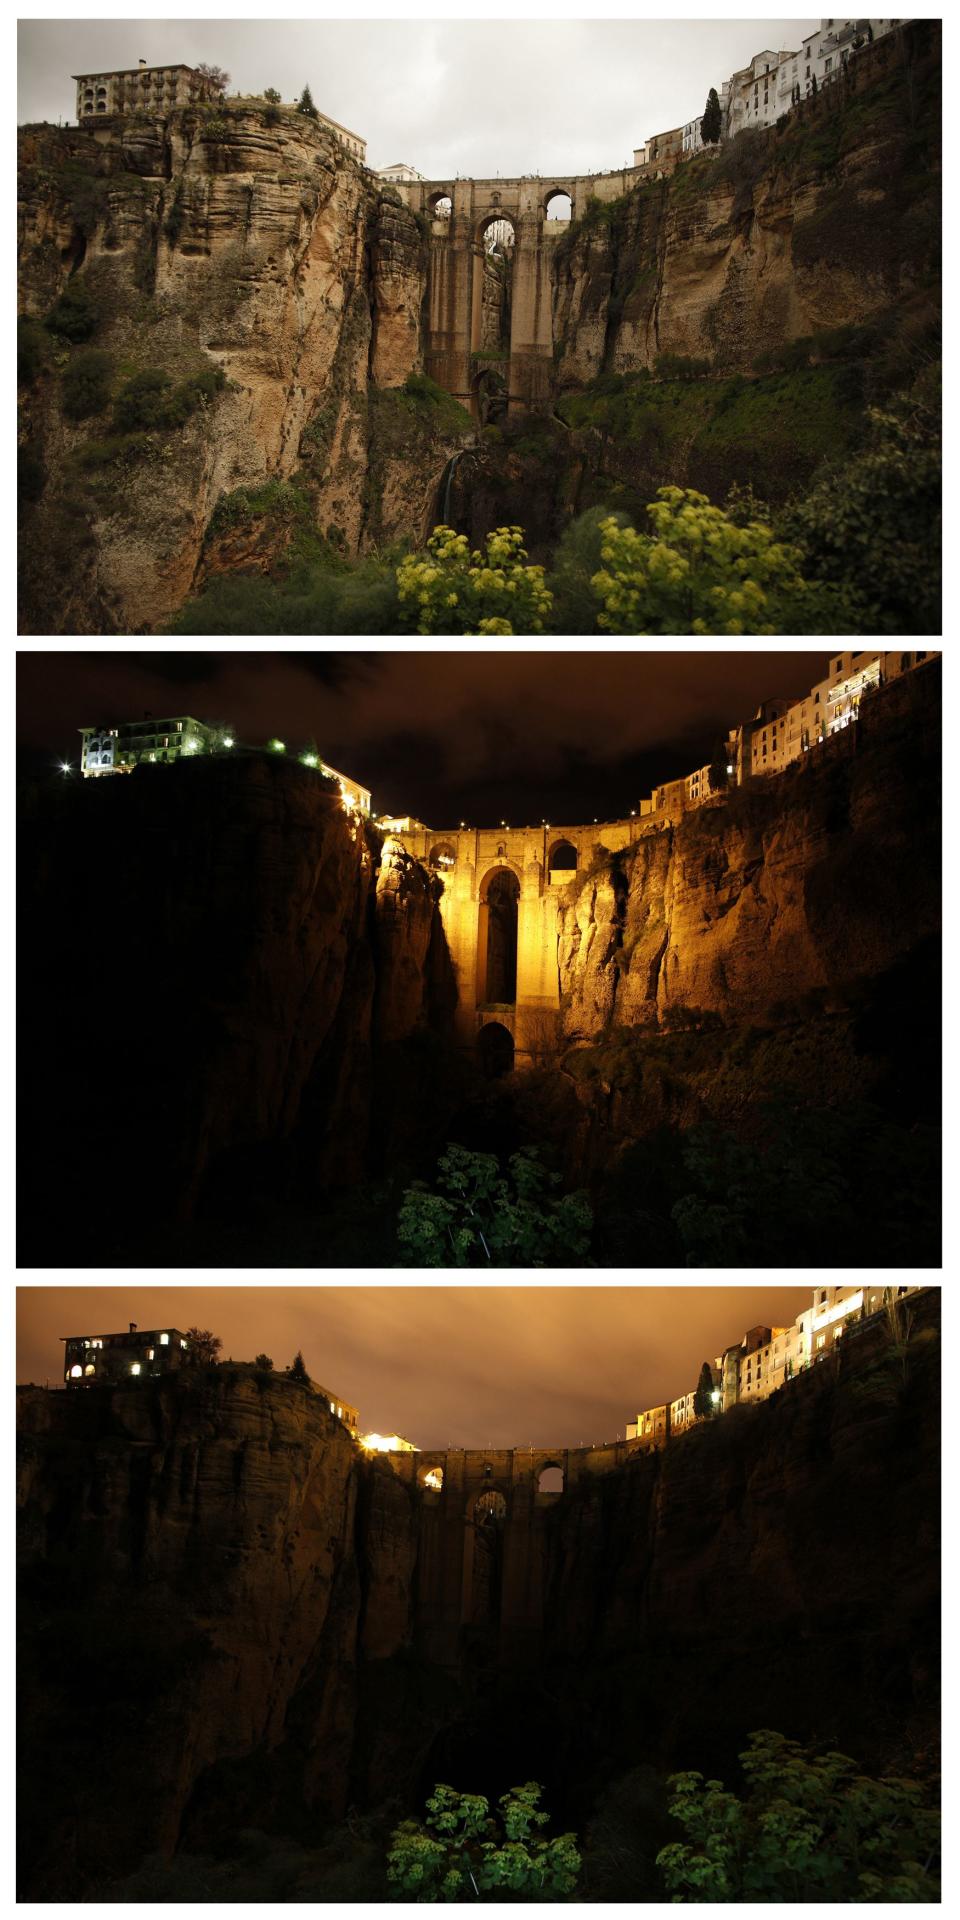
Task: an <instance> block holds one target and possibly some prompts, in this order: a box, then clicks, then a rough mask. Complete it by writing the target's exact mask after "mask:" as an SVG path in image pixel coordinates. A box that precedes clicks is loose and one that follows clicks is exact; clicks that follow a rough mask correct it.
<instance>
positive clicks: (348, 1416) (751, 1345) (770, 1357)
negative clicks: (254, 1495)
mask: <svg viewBox="0 0 960 1920" xmlns="http://www.w3.org/2000/svg"><path fill="white" fill-rule="evenodd" d="M918 1291H919V1288H918V1287H917V1286H916V1285H906V1286H896V1287H894V1286H885V1287H878V1286H869V1285H866V1284H861V1285H859V1286H849V1287H835V1286H834V1287H817V1288H816V1289H815V1291H814V1294H813V1300H812V1303H811V1305H810V1306H809V1307H806V1308H804V1310H803V1312H802V1313H800V1314H798V1315H797V1318H796V1320H795V1321H794V1322H793V1325H792V1326H789V1327H769V1326H763V1325H759V1326H755V1327H749V1328H748V1329H747V1331H746V1333H745V1334H744V1335H743V1336H742V1338H741V1339H740V1340H738V1341H735V1342H734V1343H733V1344H732V1345H731V1346H729V1347H726V1348H724V1351H723V1352H722V1353H721V1354H718V1355H717V1356H716V1358H715V1359H714V1360H713V1362H712V1363H711V1362H710V1361H704V1363H703V1366H702V1368H701V1371H700V1378H699V1381H698V1383H697V1385H696V1386H695V1387H691V1388H690V1389H689V1390H688V1392H686V1393H683V1394H680V1396H679V1397H678V1398H677V1399H676V1400H670V1401H665V1402H664V1403H662V1404H661V1405H659V1406H655V1407H646V1408H644V1410H643V1411H642V1412H640V1413H638V1414H637V1415H636V1418H635V1419H634V1420H631V1421H629V1422H628V1423H627V1427H626V1439H627V1441H632V1442H635V1443H637V1444H638V1445H641V1446H645V1447H656V1446H659V1445H664V1444H665V1443H666V1442H667V1441H668V1440H669V1439H671V1437H675V1436H676V1435H678V1434H680V1433H683V1432H685V1431H686V1430H687V1429H688V1428H690V1427H692V1426H695V1425H696V1424H697V1423H698V1422H699V1421H700V1420H705V1419H710V1418H712V1417H714V1416H716V1415H717V1414H719V1413H727V1412H728V1411H729V1410H730V1408H731V1407H736V1406H743V1405H754V1404H755V1403H756V1402H758V1401H760V1400H766V1399H768V1398H769V1396H770V1394H772V1393H776V1392H778V1391H779V1389H780V1388H781V1387H784V1386H786V1385H787V1384H788V1383H789V1382H790V1381H791V1380H794V1379H796V1378H798V1376H799V1375H800V1374H801V1373H805V1372H807V1371H808V1370H809V1368H811V1367H815V1366H818V1365H819V1364H820V1362H821V1361H823V1360H826V1359H827V1357H828V1355H829V1354H830V1352H831V1351H832V1349H833V1348H834V1347H835V1346H836V1344H837V1342H838V1341H839V1340H841V1339H842V1338H843V1336H844V1334H845V1333H847V1332H849V1330H850V1329H851V1327H854V1326H856V1325H858V1324H862V1323H863V1322H865V1321H867V1320H868V1319H871V1318H872V1317H873V1316H874V1315H876V1314H880V1313H883V1312H894V1313H895V1312H896V1306H897V1302H899V1301H900V1300H901V1299H903V1297H904V1296H905V1295H907V1294H912V1293H916V1292H918ZM62 1345H63V1347H64V1362H63V1381H64V1386H65V1387H68V1388H73V1389H76V1388H83V1387H94V1386H104V1385H110V1386H119V1385H121V1384H124V1383H127V1382H129V1381H131V1380H149V1379H160V1378H162V1377H163V1376H165V1375H167V1374H170V1373H176V1372H179V1370H180V1369H181V1368H182V1367H185V1366H190V1365H192V1364H193V1360H192V1355H191V1352H190V1340H189V1338H188V1336H187V1335H186V1334H185V1333H181V1332H180V1330H179V1328H176V1327H173V1328H170V1327H168V1328H165V1329H163V1330H162V1331H157V1330H153V1331H144V1330H143V1329H142V1328H140V1327H138V1326H137V1324H136V1322H135V1321H131V1322H130V1324H129V1327H128V1330H127V1332H126V1333H95V1334H65V1335H63V1336H62ZM229 1364H231V1365H235V1364H236V1363H235V1362H233V1361H231V1362H230V1363H229ZM256 1364H257V1363H254V1368H255V1367H256ZM269 1365H270V1366H271V1367H272V1362H270V1363H269ZM300 1377H301V1378H302V1380H303V1383H304V1384H305V1385H308V1386H309V1387H310V1388H311V1390H312V1391H313V1392H314V1393H315V1394H317V1396H318V1397H319V1398H320V1399H321V1400H325V1401H326V1403H327V1405H328V1406H329V1408H330V1412H331V1413H332V1414H333V1415H334V1417H335V1419H337V1420H340V1421H341V1422H342V1423H343V1425H344V1426H345V1427H346V1428H347V1430H348V1432H349V1433H350V1434H351V1435H352V1436H353V1438H354V1439H355V1440H357V1441H358V1442H359V1444H360V1445H361V1446H362V1447H363V1448H365V1450H366V1451H367V1452H368V1453H386V1454H398V1455H400V1454H409V1453H420V1452H421V1451H422V1449H421V1448H420V1447H419V1446H418V1445H417V1444H416V1442H415V1441H413V1440H407V1439H405V1438H404V1437H403V1436H402V1435H401V1434H398V1433H391V1434H382V1433H372V1432H371V1433H364V1434H361V1432H360V1415H359V1412H358V1410H357V1408H356V1407H353V1406H350V1405H349V1404H348V1403H347V1402H346V1401H345V1400H343V1399H341V1398H340V1397H339V1396H338V1395H337V1394H335V1393H334V1392H332V1391H331V1389H330V1388H328V1387H323V1386H320V1385H319V1384H318V1383H317V1382H316V1381H314V1380H311V1379H310V1378H309V1376H308V1375H307V1374H306V1372H304V1373H303V1374H302V1375H301V1376H300ZM600 1444H604V1445H609V1444H610V1443H609V1442H605V1443H600ZM596 1445H597V1443H596V1442H595V1443H594V1446H596ZM428 1451H429V1452H430V1453H431V1454H432V1453H435V1452H436V1451H437V1449H435V1448H433V1449H428ZM447 1451H454V1452H460V1451H462V1449H460V1448H454V1449H448V1450H447ZM531 1451H536V1452H544V1451H549V1449H544V1448H543V1447H539V1448H537V1449H531ZM554 1451H555V1449H554ZM562 1451H566V1449H562ZM421 1484H422V1485H423V1486H425V1487H426V1488H427V1490H428V1491H431V1492H436V1491H439V1489H440V1487H441V1486H442V1484H443V1471H442V1468H440V1467H439V1466H436V1465H433V1464H431V1465H430V1466H429V1467H428V1468H427V1469H426V1470H425V1475H424V1478H423V1480H422V1481H421Z"/></svg>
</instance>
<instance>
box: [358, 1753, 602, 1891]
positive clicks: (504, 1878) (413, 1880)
mask: <svg viewBox="0 0 960 1920" xmlns="http://www.w3.org/2000/svg"><path fill="white" fill-rule="evenodd" d="M542 1791H543V1789H542V1787H540V1786H538V1785H537V1782H536V1781H535V1780H528V1781H527V1783H526V1785H525V1786H523V1787H511V1789H510V1791H509V1793H504V1794H501V1796H500V1801H499V1805H500V1808H501V1813H500V1822H501V1825H502V1833H501V1832H500V1831H499V1830H498V1826H497V1822H496V1820H495V1819H494V1818H493V1817H492V1816H491V1814H490V1804H489V1801H487V1800H485V1799H484V1797H483V1795H482V1794H479V1793H458V1792H457V1791H456V1790H455V1788H453V1787H445V1786H437V1787H434V1790H433V1793H432V1794H431V1796H430V1798H429V1800H428V1801H427V1819H426V1821H425V1823H424V1824H422V1825H421V1823H420V1822H419V1821H417V1820H404V1821H402V1822H401V1824H400V1826H399V1827H397V1828H396V1829H395V1831H394V1833H393V1834H392V1835H391V1839H390V1852H389V1854H388V1857H387V1880H388V1881H389V1883H390V1890H391V1894H392V1896H393V1898H394V1899H395V1900H413V1901H417V1902H432V1901H435V1900H444V1901H449V1900H454V1901H456V1900H469V1901H473V1900H476V1899H482V1898H483V1897H484V1896H486V1897H487V1898H488V1899H489V1900H492V1901H496V1902H500V1901H514V1900H521V1901H523V1900H538V1901H546V1902H548V1903H550V1904H556V1903H558V1902H560V1901H564V1900H569V1899H570V1898H571V1897H572V1895H573V1892H574V1888H575V1887H576V1884H577V1876H578V1874H579V1872H580V1855H579V1852H578V1851H577V1843H576V1837H575V1835H574V1834H572V1833H563V1834H559V1835H558V1836H556V1838H554V1839H552V1840H548V1839H547V1838H546V1837H545V1836H544V1835H543V1834H542V1833H541V1832H539V1831H538V1830H539V1829H540V1828H542V1827H545V1826H547V1825H548V1822H549V1815H548V1814H546V1813H542V1812H541V1811H540V1796H541V1793H542Z"/></svg>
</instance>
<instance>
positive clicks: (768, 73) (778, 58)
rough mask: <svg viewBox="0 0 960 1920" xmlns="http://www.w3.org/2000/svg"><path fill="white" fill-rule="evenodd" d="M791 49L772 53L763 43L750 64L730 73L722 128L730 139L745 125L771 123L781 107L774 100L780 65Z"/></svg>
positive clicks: (752, 125)
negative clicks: (725, 116) (761, 48)
mask: <svg viewBox="0 0 960 1920" xmlns="http://www.w3.org/2000/svg"><path fill="white" fill-rule="evenodd" d="M794 57H795V56H794V55H793V54H792V53H784V52H777V53H774V52H773V51H772V50H771V48H769V47H765V48H764V50H763V52H762V53H755V54H754V56H753V59H752V60H751V62H750V64H749V66H747V67H741V68H740V69H739V70H738V72H736V73H734V74H732V75H731V77H730V84H729V99H728V107H727V118H726V123H725V129H724V130H725V132H726V134H727V137H728V138H729V139H733V138H734V136H735V135H736V134H738V133H742V132H743V131H744V129H745V128H746V127H771V126H772V125H773V123H774V121H775V120H776V118H777V115H778V114H779V113H781V112H782V111H783V109H782V107H780V106H779V105H778V104H777V89H778V86H779V74H780V68H781V66H782V65H783V63H784V62H788V63H789V62H790V61H791V60H792V59H793V58H794Z"/></svg>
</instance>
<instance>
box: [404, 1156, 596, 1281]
mask: <svg viewBox="0 0 960 1920" xmlns="http://www.w3.org/2000/svg"><path fill="white" fill-rule="evenodd" d="M437 1174H438V1178H437V1187H438V1188H439V1191H432V1190H431V1189H430V1188H429V1187H427V1186H426V1185H425V1184H424V1182H422V1181H417V1182H415V1183H414V1185H413V1186H411V1187H408V1188H407V1190H406V1192H405V1194H404V1196H403V1204H402V1206H401V1208H400V1216H399V1220H398V1223H397V1239H398V1241H399V1244H400V1247H401V1250H402V1253H403V1261H402V1264H403V1265H404V1266H411V1267H473V1266H486V1265H488V1264H489V1265H490V1266H495V1267H550V1266H564V1267H575V1266H581V1265H584V1264H586V1261H587V1254H588V1250H589V1245H590V1229H591V1226H592V1224H593V1214H592V1210H591V1207H590V1204H589V1202H588V1200H587V1199H586V1196H585V1195H584V1194H582V1193H568V1194H564V1195H563V1196H562V1198H560V1199H554V1198H553V1197H551V1193H550V1189H551V1188H554V1187H557V1186H559V1184H560V1177H559V1175H558V1174H555V1173H548V1172H547V1170H546V1168H544V1167H542V1166H541V1165H540V1161H539V1156H538V1153H537V1150H536V1148H527V1149H525V1150H523V1151H521V1152H519V1153H514V1154H511V1156H510V1160H509V1172H507V1173H504V1172H503V1170H502V1169H501V1166H500V1162H499V1160H498V1159H497V1157H496V1155H495V1154H491V1153H471V1152H469V1151H468V1150H467V1149H466V1148H465V1147H460V1146H457V1145H455V1144H454V1143H453V1142H451V1143H450V1144H449V1145H448V1147H447V1151H446V1153H445V1154H443V1155H441V1158H440V1160H439V1162H438V1166H437Z"/></svg>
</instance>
